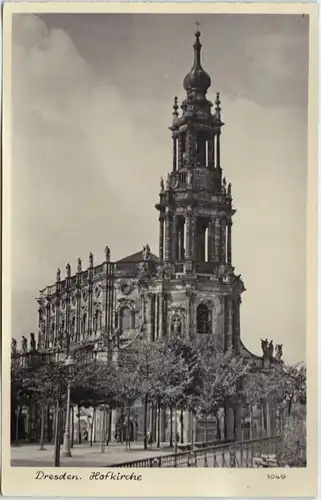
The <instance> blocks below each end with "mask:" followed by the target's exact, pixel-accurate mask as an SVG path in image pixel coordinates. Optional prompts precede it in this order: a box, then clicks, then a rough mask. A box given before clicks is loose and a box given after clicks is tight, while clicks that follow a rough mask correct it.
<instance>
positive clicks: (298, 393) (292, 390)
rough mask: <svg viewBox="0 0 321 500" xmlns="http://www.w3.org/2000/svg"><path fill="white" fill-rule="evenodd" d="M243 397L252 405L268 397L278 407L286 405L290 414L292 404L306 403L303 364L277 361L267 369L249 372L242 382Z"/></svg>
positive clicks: (304, 368) (304, 369)
mask: <svg viewBox="0 0 321 500" xmlns="http://www.w3.org/2000/svg"><path fill="white" fill-rule="evenodd" d="M243 398H244V400H245V401H246V403H248V404H249V405H252V406H253V405H254V404H257V403H260V402H262V400H264V399H268V398H270V399H272V400H274V401H275V402H276V403H277V404H278V406H279V407H282V406H283V407H286V408H287V411H288V415H290V414H291V409H292V407H293V405H294V404H297V403H300V404H305V403H306V367H305V365H304V364H302V363H300V364H296V365H288V364H285V363H278V364H275V365H274V366H272V368H270V369H268V370H265V371H258V372H255V373H251V374H250V375H249V376H248V377H247V378H246V381H245V384H244V389H243Z"/></svg>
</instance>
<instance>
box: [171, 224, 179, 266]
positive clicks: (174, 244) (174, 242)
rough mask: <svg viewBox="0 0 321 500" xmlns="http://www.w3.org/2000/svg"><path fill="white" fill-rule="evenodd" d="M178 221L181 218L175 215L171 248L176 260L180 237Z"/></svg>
mask: <svg viewBox="0 0 321 500" xmlns="http://www.w3.org/2000/svg"><path fill="white" fill-rule="evenodd" d="M178 221H179V218H178V217H177V215H176V216H174V217H173V220H172V248H171V255H172V258H173V259H174V260H176V258H177V256H176V248H177V243H178V238H179V233H178Z"/></svg>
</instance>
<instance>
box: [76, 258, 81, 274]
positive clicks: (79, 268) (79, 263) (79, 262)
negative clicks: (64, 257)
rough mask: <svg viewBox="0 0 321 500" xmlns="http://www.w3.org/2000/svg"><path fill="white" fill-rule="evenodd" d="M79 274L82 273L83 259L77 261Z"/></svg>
mask: <svg viewBox="0 0 321 500" xmlns="http://www.w3.org/2000/svg"><path fill="white" fill-rule="evenodd" d="M77 272H78V273H81V259H80V258H79V257H78V259H77Z"/></svg>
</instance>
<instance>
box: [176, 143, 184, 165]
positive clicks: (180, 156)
mask: <svg viewBox="0 0 321 500" xmlns="http://www.w3.org/2000/svg"><path fill="white" fill-rule="evenodd" d="M177 141H178V142H177V170H179V169H180V168H181V167H182V165H183V152H182V151H183V148H182V146H183V144H182V141H183V136H181V135H180V136H179V137H178V139H177Z"/></svg>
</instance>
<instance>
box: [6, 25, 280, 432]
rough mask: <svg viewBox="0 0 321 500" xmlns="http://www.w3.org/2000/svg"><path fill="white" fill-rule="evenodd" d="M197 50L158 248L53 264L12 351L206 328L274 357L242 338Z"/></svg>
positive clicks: (160, 207)
mask: <svg viewBox="0 0 321 500" xmlns="http://www.w3.org/2000/svg"><path fill="white" fill-rule="evenodd" d="M201 48H202V45H201V42H200V32H199V31H198V30H197V32H196V33H195V42H194V45H193V49H194V62H193V66H192V68H191V70H190V71H189V72H188V73H187V75H186V77H185V78H184V83H183V86H184V89H185V91H186V95H185V99H184V100H183V102H182V103H181V105H180V107H179V106H178V100H177V98H176V97H175V98H174V105H173V113H172V116H173V119H172V124H171V125H170V127H169V129H170V131H171V135H172V166H171V170H170V172H169V173H168V174H167V178H166V181H165V182H164V181H163V179H162V180H161V185H160V193H159V201H158V203H157V204H156V209H157V211H158V223H159V248H158V256H156V255H154V254H153V253H152V252H151V249H150V248H149V246H148V245H145V246H144V247H143V249H142V250H140V251H138V252H137V253H135V254H132V255H129V256H127V257H125V258H123V259H121V260H118V261H116V262H113V261H112V260H111V258H110V249H109V248H108V247H106V248H105V259H104V262H102V263H100V264H98V265H94V258H93V255H92V254H90V255H89V265H88V267H87V266H86V269H83V267H82V262H81V260H80V259H78V262H77V270H76V273H75V274H72V272H71V267H70V265H69V264H67V266H66V270H65V277H64V278H63V279H62V277H61V272H60V270H59V269H58V271H57V276H56V280H55V283H54V284H53V285H49V286H47V287H45V288H44V289H43V290H41V291H40V294H39V297H38V299H37V302H38V306H39V307H38V308H39V333H38V342H37V343H36V341H35V338H34V335H33V334H31V339H30V343H29V347H28V342H27V339H26V338H25V337H23V339H22V344H21V349H17V346H16V342H15V341H14V340H13V345H12V349H13V354H14V355H15V354H16V353H17V354H18V353H19V356H22V357H26V359H27V357H29V355H30V354H32V353H33V352H37V351H38V352H42V353H48V354H50V353H52V354H57V353H60V354H59V355H60V356H66V355H67V354H66V353H67V352H74V351H76V350H78V349H82V350H87V351H88V354H89V355H92V354H95V355H96V356H99V357H101V358H105V359H106V360H109V359H113V358H114V356H117V352H118V350H119V349H126V348H127V347H128V346H130V345H131V344H132V343H133V342H137V341H139V340H140V339H148V340H149V341H151V342H152V341H154V340H157V339H162V338H165V337H169V336H175V335H186V336H187V337H188V338H190V339H193V338H197V337H198V336H201V335H214V337H215V339H216V342H217V345H218V346H220V347H223V348H225V349H228V348H231V347H232V348H233V349H234V350H235V351H236V352H237V353H240V354H242V355H243V356H244V357H245V358H246V359H247V360H248V362H249V363H250V364H251V366H252V368H253V370H258V369H264V368H268V367H269V366H270V364H271V363H272V364H273V363H274V362H275V361H276V360H278V359H280V358H281V356H282V346H277V349H276V353H275V356H274V355H273V354H274V347H273V343H272V342H270V343H269V342H268V341H267V340H261V343H262V349H263V356H257V355H254V354H252V353H251V352H250V351H249V350H248V349H247V348H246V347H245V346H244V344H243V342H242V340H241V331H240V306H241V302H242V300H241V297H242V294H243V293H244V292H245V285H244V283H243V280H242V278H241V275H240V274H236V272H235V269H234V267H233V265H232V220H233V215H234V214H235V209H234V207H233V203H232V202H233V199H232V185H231V183H230V182H227V181H226V178H225V177H224V173H223V169H222V167H221V148H220V138H221V133H222V129H223V126H224V123H223V121H222V116H221V101H220V94H219V93H216V96H215V102H214V104H213V103H212V102H211V101H210V100H209V99H208V98H207V92H208V90H209V88H210V86H211V78H210V77H209V75H208V74H207V73H206V72H205V70H204V69H203V68H202V64H201ZM231 410H232V411H231ZM88 411H89V410H88V409H87V410H86V411H85V410H84V411H82V410H81V411H79V409H78V412H77V413H76V415H75V419H76V420H77V418H78V420H79V422H80V423H79V424H78V427H79V426H80V425H81V423H83V422H86V421H89V420H90V419H92V420H93V419H95V433H96V439H99V434H100V433H101V428H102V419H101V418H100V417H99V415H98V414H97V415H93V414H91V417H89V418H88V415H87V416H86V414H87V413H88ZM162 411H163V410H162ZM89 412H90V411H89ZM92 413H93V412H92ZM77 415H78V417H77ZM225 415H226V417H225V424H223V425H222V427H224V428H225V438H236V439H240V438H241V437H242V422H241V412H240V411H239V409H238V408H230V409H229V410H228V411H225ZM154 417H155V415H154V411H153V410H152V409H151V412H150V428H151V432H152V433H154V434H155V432H156V430H155V428H156V424H155V422H154V420H155V418H154ZM167 417H168V416H167V415H166V412H164V414H163V415H162V421H161V434H162V436H161V440H165V439H166V440H167V433H168V431H169V429H168V427H169V425H168V423H167V424H166V422H168V418H167ZM132 419H133V422H132V439H142V438H143V409H142V407H141V406H140V405H139V404H138V405H137V407H135V408H134V409H133V417H132ZM182 420H184V429H183V426H181V428H182V433H183V434H184V435H182V436H181V438H180V440H181V441H184V442H190V440H191V430H192V426H195V427H194V429H195V428H196V440H202V429H203V428H204V426H202V422H201V421H197V422H192V420H191V416H190V415H187V414H184V415H183V416H182V418H180V422H181V421H182ZM121 422H122V416H121V414H120V412H118V411H117V410H114V411H113V415H112V430H111V438H112V439H117V438H119V437H120V436H121V432H120V431H119V429H121ZM82 425H85V424H82ZM88 425H89V424H88ZM213 425H214V424H213ZM217 425H218V424H217V422H216V423H215V428H216V429H217ZM117 429H118V430H117ZM77 432H78V431H77ZM223 433H224V431H222V433H221V435H222V434H223ZM76 434H77V433H76ZM209 435H210V434H209ZM75 439H77V436H75Z"/></svg>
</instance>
